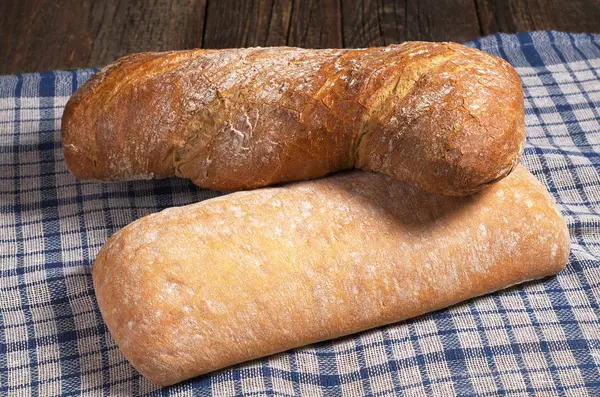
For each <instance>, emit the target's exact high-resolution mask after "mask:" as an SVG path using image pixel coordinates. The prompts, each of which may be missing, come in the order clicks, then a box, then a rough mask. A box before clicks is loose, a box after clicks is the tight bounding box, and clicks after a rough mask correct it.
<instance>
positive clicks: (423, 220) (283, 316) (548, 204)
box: [93, 166, 569, 385]
mask: <svg viewBox="0 0 600 397" xmlns="http://www.w3.org/2000/svg"><path fill="white" fill-rule="evenodd" d="M568 254H569V235H568V230H567V228H566V225H565V222H564V220H563V219H562V218H561V216H560V214H559V213H558V211H557V209H556V208H555V206H554V203H553V201H552V199H551V197H550V196H549V194H548V193H547V192H546V191H545V189H544V188H543V186H542V185H541V184H540V183H539V182H538V181H537V180H536V179H535V178H534V177H533V176H532V175H531V174H530V173H529V172H528V171H527V170H526V169H525V168H523V167H522V166H518V167H517V168H516V169H515V171H514V172H513V173H512V174H511V175H509V176H508V177H507V178H505V179H503V180H502V181H500V182H498V183H496V184H494V185H493V186H491V187H489V188H487V189H484V190H483V191H481V192H479V193H476V194H474V195H472V196H466V197H448V196H439V195H432V194H427V193H424V192H423V191H422V190H420V189H417V188H415V187H412V186H410V185H408V184H406V183H403V182H398V181H395V180H393V179H392V178H390V177H389V176H385V175H382V174H378V173H367V172H361V171H351V172H348V173H343V174H338V175H334V176H331V177H328V178H323V179H318V180H314V181H306V182H297V183H294V184H290V185H287V186H283V187H279V188H266V189H259V190H254V191H250V192H239V193H233V194H230V195H227V196H222V197H218V198H215V199H211V200H207V201H204V202H200V203H197V204H192V205H189V206H185V207H179V208H170V209H166V210H164V211H162V212H160V213H157V214H153V215H149V216H146V217H144V218H142V219H140V220H137V221H135V222H133V223H132V224H130V225H129V226H127V227H125V228H124V229H122V230H121V231H119V232H117V233H116V234H115V235H113V236H112V237H111V238H110V239H109V240H108V242H107V243H106V245H105V246H104V247H103V248H102V250H101V251H100V253H99V254H98V257H97V259H96V262H95V264H94V269H93V282H94V289H95V291H96V296H97V299H98V305H99V307H100V310H101V312H102V316H103V318H104V320H105V322H106V324H107V326H108V329H109V330H110V332H111V334H112V336H113V338H114V340H115V341H116V343H117V344H118V346H119V347H120V348H121V350H122V351H123V354H124V355H125V357H127V359H128V360H129V361H130V362H131V364H132V365H133V366H134V367H135V368H137V369H138V370H139V371H140V372H141V373H142V374H143V375H144V376H146V377H147V378H148V379H150V380H151V381H152V382H154V383H156V384H159V385H169V384H173V383H176V382H179V381H182V380H184V379H188V378H190V377H193V376H196V375H200V374H204V373H206V372H210V371H213V370H216V369H219V368H223V367H226V366H229V365H232V364H236V363H240V362H243V361H246V360H250V359H254V358H258V357H263V356H266V355H270V354H273V353H277V352H281V351H284V350H287V349H292V348H295V347H298V346H303V345H306V344H310V343H314V342H318V341H323V340H327V339H331V338H336V337H339V336H342V335H347V334H351V333H355V332H359V331H362V330H365V329H368V328H372V327H377V326H381V325H384V324H389V323H393V322H396V321H399V320H403V319H407V318H410V317H413V316H417V315H420V314H423V313H427V312H430V311H433V310H436V309H440V308H443V307H446V306H450V305H452V304H455V303H457V302H460V301H463V300H465V299H469V298H472V297H475V296H478V295H482V294H486V293H489V292H492V291H496V290H498V289H501V288H506V287H508V286H511V285H513V284H516V283H521V282H523V281H526V280H532V279H538V278H541V277H545V276H549V275H552V274H555V273H557V272H558V271H560V270H561V269H562V268H563V266H564V265H565V263H566V262H567V258H568Z"/></svg>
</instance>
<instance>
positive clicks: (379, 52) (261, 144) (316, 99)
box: [62, 42, 525, 195]
mask: <svg viewBox="0 0 600 397" xmlns="http://www.w3.org/2000/svg"><path fill="white" fill-rule="evenodd" d="M62 131H63V147H64V155H65V159H66V163H67V166H68V168H69V170H70V171H71V172H72V173H73V174H74V175H75V177H77V178H79V179H92V180H124V179H141V178H159V177H168V176H173V175H175V176H180V177H184V178H189V179H191V180H192V181H193V182H194V183H195V184H196V185H198V186H200V187H205V188H209V189H218V190H242V189H248V188H256V187H262V186H267V185H271V184H276V183H279V182H286V181H294V180H303V179H310V178H316V177H320V176H323V175H326V174H329V173H332V172H335V171H340V170H346V169H350V168H353V167H356V168H360V169H363V170H370V171H376V172H381V173H384V174H387V175H390V176H392V177H393V178H395V179H398V180H402V181H406V182H408V183H410V184H412V185H416V186H419V187H420V188H422V189H424V190H426V191H429V192H433V193H440V194H445V195H466V194H470V193H473V192H475V191H477V190H479V189H481V188H482V187H483V186H485V185H487V184H490V183H492V182H494V181H496V180H498V179H501V178H502V177H504V176H506V175H507V174H508V173H509V172H510V171H511V170H512V169H513V168H514V166H515V165H516V164H517V163H518V161H519V156H520V154H521V151H522V149H523V145H524V138H525V133H524V113H523V93H522V89H521V84H520V81H519V78H518V76H517V74H516V72H515V71H514V69H513V68H512V67H511V66H510V65H509V64H508V63H507V62H505V61H503V60H501V59H498V58H495V57H493V56H491V55H488V54H485V53H483V52H481V51H478V50H476V49H472V48H468V47H464V46H462V45H459V44H454V43H426V42H407V43H404V44H401V45H392V46H388V47H383V48H368V49H358V50H356V49H355V50H350V49H346V50H342V49H339V50H307V49H299V48H285V47H278V48H249V49H230V50H190V51H176V52H165V53H142V54H134V55H130V56H127V57H125V58H122V59H120V60H118V61H116V62H115V63H114V64H112V65H110V66H108V67H106V68H105V69H103V70H102V71H101V72H99V73H98V74H96V75H95V76H94V77H92V78H91V79H90V81H88V82H87V83H86V84H85V85H83V86H82V87H81V88H80V89H79V90H78V91H77V92H76V93H75V95H73V97H72V98H71V99H70V100H69V102H68V103H67V106H66V108H65V111H64V115H63V118H62Z"/></svg>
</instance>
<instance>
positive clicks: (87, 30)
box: [0, 0, 600, 74]
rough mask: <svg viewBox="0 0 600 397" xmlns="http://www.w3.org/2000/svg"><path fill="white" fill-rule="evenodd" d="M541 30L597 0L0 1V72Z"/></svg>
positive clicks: (575, 25)
mask: <svg viewBox="0 0 600 397" xmlns="http://www.w3.org/2000/svg"><path fill="white" fill-rule="evenodd" d="M542 29H554V30H562V31H571V32H600V0H422V1H419V0H399V1H386V0H371V1H369V0H363V1H360V0H321V1H316V0H248V1H242V0H133V1H125V0H107V1H100V0H99V1H92V0H2V1H1V2H0V74H8V73H17V72H32V71H45V70H52V69H69V68H79V67H90V66H102V65H105V64H107V63H109V62H111V61H113V60H115V59H116V58H118V57H121V56H123V55H125V54H128V53H132V52H140V51H163V50H176V49H185V48H197V47H204V48H223V47H247V46H275V45H290V46H301V47H315V48H318V47H367V46H376V45H386V44H390V43H398V42H402V41H405V40H452V41H458V42H464V41H469V40H472V39H474V38H476V37H478V36H483V35H487V34H491V33H495V32H518V31H532V30H542Z"/></svg>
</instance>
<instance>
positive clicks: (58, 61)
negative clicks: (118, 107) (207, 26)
mask: <svg viewBox="0 0 600 397" xmlns="http://www.w3.org/2000/svg"><path fill="white" fill-rule="evenodd" d="M205 1H206V0H172V1H169V0H148V1H146V0H134V1H124V0H110V1H98V2H91V1H79V0H23V1H20V2H18V1H8V2H3V3H2V4H3V5H2V10H1V11H0V73H15V72H19V71H20V72H24V71H43V70H51V69H66V68H72V67H89V66H99V65H105V64H107V63H109V62H112V61H113V60H115V59H117V58H118V57H121V56H123V55H126V54H129V53H132V52H140V51H164V50H168V49H183V48H193V47H198V46H200V45H201V44H202V42H201V40H202V32H203V23H204V11H205Z"/></svg>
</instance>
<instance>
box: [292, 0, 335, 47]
mask: <svg viewBox="0 0 600 397" xmlns="http://www.w3.org/2000/svg"><path fill="white" fill-rule="evenodd" d="M287 45H289V46H295V47H306V48H328V47H329V48H335V47H338V48H339V47H342V46H343V33H342V13H341V6H340V0H321V1H318V0H294V1H293V2H292V11H291V18H290V29H289V33H288V38H287Z"/></svg>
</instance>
